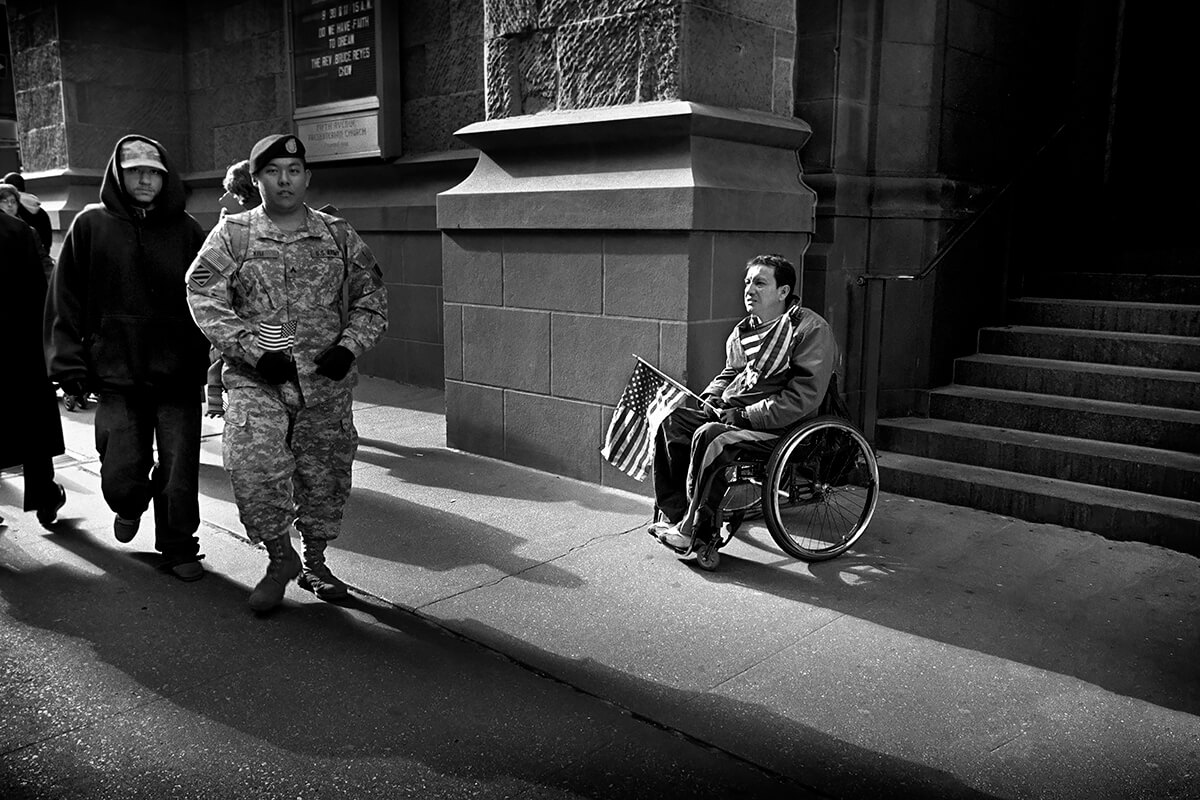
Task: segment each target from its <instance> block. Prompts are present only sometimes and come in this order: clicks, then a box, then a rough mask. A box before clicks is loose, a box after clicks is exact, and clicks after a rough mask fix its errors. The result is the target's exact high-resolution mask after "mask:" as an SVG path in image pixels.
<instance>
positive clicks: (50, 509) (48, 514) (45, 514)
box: [37, 483, 67, 528]
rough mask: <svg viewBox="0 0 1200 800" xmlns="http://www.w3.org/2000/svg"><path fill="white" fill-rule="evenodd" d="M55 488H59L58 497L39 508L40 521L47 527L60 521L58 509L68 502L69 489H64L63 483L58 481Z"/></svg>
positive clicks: (38, 516)
mask: <svg viewBox="0 0 1200 800" xmlns="http://www.w3.org/2000/svg"><path fill="white" fill-rule="evenodd" d="M54 488H55V489H57V490H58V499H57V500H55V501H54V502H53V503H52V504H50V505H49V506H47V507H46V508H39V509H38V510H37V520H38V522H40V523H42V525H43V526H44V527H47V528H48V527H50V526H51V525H53V524H54V523H56V522H58V510H59V509H60V508H62V507H63V506H65V505H66V504H67V491H66V490H65V489H63V487H62V484H61V483H56V484H54Z"/></svg>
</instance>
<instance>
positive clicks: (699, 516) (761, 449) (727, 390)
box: [649, 255, 838, 552]
mask: <svg viewBox="0 0 1200 800" xmlns="http://www.w3.org/2000/svg"><path fill="white" fill-rule="evenodd" d="M744 283H745V289H744V295H743V297H744V301H745V306H746V311H747V313H748V314H749V316H747V317H746V318H745V319H743V320H742V321H741V322H739V323H738V325H737V327H736V328H734V330H733V332H732V333H730V334H729V338H728V339H727V340H726V342H725V368H724V369H723V370H721V372H720V373H719V374H718V375H717V376H716V377H715V378H713V380H712V382H711V383H709V385H708V386H707V387H706V388H705V389H704V391H703V392H702V399H703V400H704V402H705V407H704V408H702V409H691V408H679V409H676V410H675V411H673V412H672V413H671V414H670V416H668V417H667V418H666V420H664V421H663V423H662V424H661V425H660V426H659V428H658V431H657V433H656V434H655V442H654V497H655V505H656V508H657V510H658V519H657V521H656V522H655V523H654V524H653V525H651V526H650V530H649V532H650V534H651V535H652V536H654V537H656V538H657V539H658V540H659V541H660V542H662V543H663V544H664V545H666V546H667V547H669V548H671V549H672V550H676V551H678V552H687V551H688V550H689V549H690V548H691V546H692V540H693V536H700V537H702V538H707V537H708V536H709V535H711V534H712V532H713V531H714V529H715V526H716V525H717V524H718V521H717V512H718V509H719V505H720V502H721V498H722V496H723V495H724V493H725V488H726V481H725V479H724V473H725V468H726V467H727V466H728V465H729V464H731V463H732V462H734V461H737V460H739V459H741V458H745V457H748V456H752V455H761V456H762V457H763V458H766V457H767V456H768V455H769V454H770V452H771V450H772V448H773V447H774V446H775V443H776V442H777V440H778V439H779V437H780V436H781V435H782V434H784V433H785V432H786V431H787V430H788V429H789V428H791V427H792V426H794V425H795V424H796V423H798V422H800V421H802V420H805V419H808V418H809V417H813V416H816V414H817V413H818V410H819V409H820V407H821V403H822V400H823V399H824V398H825V393H826V391H827V389H829V386H830V380H831V378H832V376H833V372H834V366H835V365H836V363H837V360H838V347H837V341H836V340H835V339H834V335H833V330H832V328H830V326H829V323H828V322H826V321H825V320H824V319H823V318H822V317H821V316H820V315H819V314H817V313H816V312H814V311H812V310H810V309H807V308H803V307H802V306H801V305H800V298H799V297H798V296H797V295H796V293H795V287H796V268H795V267H793V266H792V264H791V262H789V261H788V260H787V259H786V258H784V257H783V256H780V255H760V256H755V257H754V258H752V259H750V261H749V262H748V263H747V264H746V276H745V282H744ZM705 486H708V487H709V490H708V491H707V493H706V496H704V497H699V496H698V495H699V494H701V493H702V487H705Z"/></svg>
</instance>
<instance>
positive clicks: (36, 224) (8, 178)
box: [4, 172, 54, 253]
mask: <svg viewBox="0 0 1200 800" xmlns="http://www.w3.org/2000/svg"><path fill="white" fill-rule="evenodd" d="M4 183H10V184H12V185H13V186H15V187H16V189H17V191H18V192H20V193H21V196H20V200H21V205H20V206H19V207H18V208H17V216H19V217H20V218H21V219H22V220H24V221H25V224H26V225H28V226H29V227H31V228H33V229H34V231H36V232H37V235H38V240H39V241H40V242H41V243H42V249H43V250H45V251H46V252H47V253H49V252H50V245H52V244H54V229H53V227H52V226H51V225H50V215H49V214H47V213H46V209H44V208H42V201H41V200H39V199H38V196H37V195H35V194H30V193H29V192H27V191H25V178H24V176H22V175H21V173H19V172H10V173H8V174H7V175H5V176H4Z"/></svg>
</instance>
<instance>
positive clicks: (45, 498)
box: [21, 456, 58, 511]
mask: <svg viewBox="0 0 1200 800" xmlns="http://www.w3.org/2000/svg"><path fill="white" fill-rule="evenodd" d="M21 467H22V470H21V474H22V476H23V477H24V478H25V510H26V511H40V510H42V509H43V508H51V507H53V506H54V505H55V504H57V503H58V487H57V486H56V485H55V484H54V459H53V458H51V457H50V456H34V457H32V458H31V459H30V460H29V461H26V462H25V463H24V464H22V465H21Z"/></svg>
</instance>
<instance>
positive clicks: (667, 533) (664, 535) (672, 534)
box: [658, 525, 692, 550]
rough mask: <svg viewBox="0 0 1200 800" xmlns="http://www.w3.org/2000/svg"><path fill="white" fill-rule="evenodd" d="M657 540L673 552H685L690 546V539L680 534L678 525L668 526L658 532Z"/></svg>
mask: <svg viewBox="0 0 1200 800" xmlns="http://www.w3.org/2000/svg"><path fill="white" fill-rule="evenodd" d="M658 540H659V541H660V542H662V543H663V544H665V545H666V546H667V547H670V548H673V549H675V550H687V549H688V548H689V547H691V546H692V537H690V536H687V535H685V534H683V533H680V532H679V526H678V525H669V526H667V527H666V528H664V529H662V530H661V531H659V533H658Z"/></svg>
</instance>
